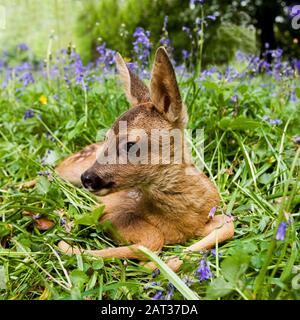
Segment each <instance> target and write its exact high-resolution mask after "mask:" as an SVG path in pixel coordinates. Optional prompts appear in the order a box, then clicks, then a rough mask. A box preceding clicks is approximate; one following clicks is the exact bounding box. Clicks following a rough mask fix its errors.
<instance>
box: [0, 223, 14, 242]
mask: <svg viewBox="0 0 300 320" xmlns="http://www.w3.org/2000/svg"><path fill="white" fill-rule="evenodd" d="M11 229H12V227H11V225H10V224H8V223H6V222H0V239H1V238H2V237H5V236H8V235H9V234H10V232H11Z"/></svg>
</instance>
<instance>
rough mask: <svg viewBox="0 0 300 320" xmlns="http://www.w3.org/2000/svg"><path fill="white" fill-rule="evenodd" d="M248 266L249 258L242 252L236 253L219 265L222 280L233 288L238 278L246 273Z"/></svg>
mask: <svg viewBox="0 0 300 320" xmlns="http://www.w3.org/2000/svg"><path fill="white" fill-rule="evenodd" d="M248 265H249V256H248V254H246V253H244V252H240V253H239V252H237V253H236V254H235V255H234V256H230V257H228V258H226V259H225V260H224V261H223V262H222V263H221V270H222V274H223V276H224V278H225V279H226V280H227V281H228V282H230V284H231V285H232V286H235V285H236V283H237V281H238V280H239V278H240V277H241V276H242V275H243V274H244V273H245V272H246V270H247V268H248Z"/></svg>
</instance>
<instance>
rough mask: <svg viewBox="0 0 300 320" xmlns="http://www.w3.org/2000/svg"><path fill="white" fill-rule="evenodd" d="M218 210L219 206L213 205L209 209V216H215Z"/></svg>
mask: <svg viewBox="0 0 300 320" xmlns="http://www.w3.org/2000/svg"><path fill="white" fill-rule="evenodd" d="M216 210H217V207H212V208H211V209H210V211H209V214H208V216H209V217H210V218H213V217H214V216H215V213H216Z"/></svg>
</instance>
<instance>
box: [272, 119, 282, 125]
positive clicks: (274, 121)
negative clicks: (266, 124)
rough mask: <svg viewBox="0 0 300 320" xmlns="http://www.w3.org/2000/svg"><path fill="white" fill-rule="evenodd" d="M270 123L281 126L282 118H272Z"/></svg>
mask: <svg viewBox="0 0 300 320" xmlns="http://www.w3.org/2000/svg"><path fill="white" fill-rule="evenodd" d="M270 124H272V125H274V126H279V125H280V124H281V120H280V119H274V120H270Z"/></svg>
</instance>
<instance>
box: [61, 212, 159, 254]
mask: <svg viewBox="0 0 300 320" xmlns="http://www.w3.org/2000/svg"><path fill="white" fill-rule="evenodd" d="M124 216H126V214H124ZM124 216H123V217H122V218H120V219H122V220H123V222H124ZM128 216H130V215H128ZM129 219H133V218H132V217H131V218H129ZM120 222H121V223H122V221H118V223H117V224H119V225H116V226H115V227H116V229H117V232H118V234H119V235H120V236H121V237H122V238H123V239H124V240H125V241H127V242H129V243H132V245H129V246H122V247H117V248H106V249H102V250H84V249H80V248H78V247H72V246H71V245H69V244H68V243H66V242H65V241H60V242H59V243H58V247H59V249H60V250H61V251H62V252H64V253H66V254H71V255H72V254H88V255H92V256H95V257H103V258H120V259H139V260H148V258H147V257H146V256H145V255H144V254H143V253H142V252H140V251H139V249H138V248H139V246H140V245H143V246H145V247H147V248H149V249H150V250H152V251H160V250H161V249H162V247H163V245H164V237H163V235H162V233H161V232H160V231H159V230H158V229H157V228H155V227H154V226H152V225H150V224H149V223H147V222H146V221H144V220H142V219H138V220H136V221H135V222H134V221H132V223H131V224H129V225H126V224H123V225H120ZM113 224H114V223H113Z"/></svg>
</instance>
